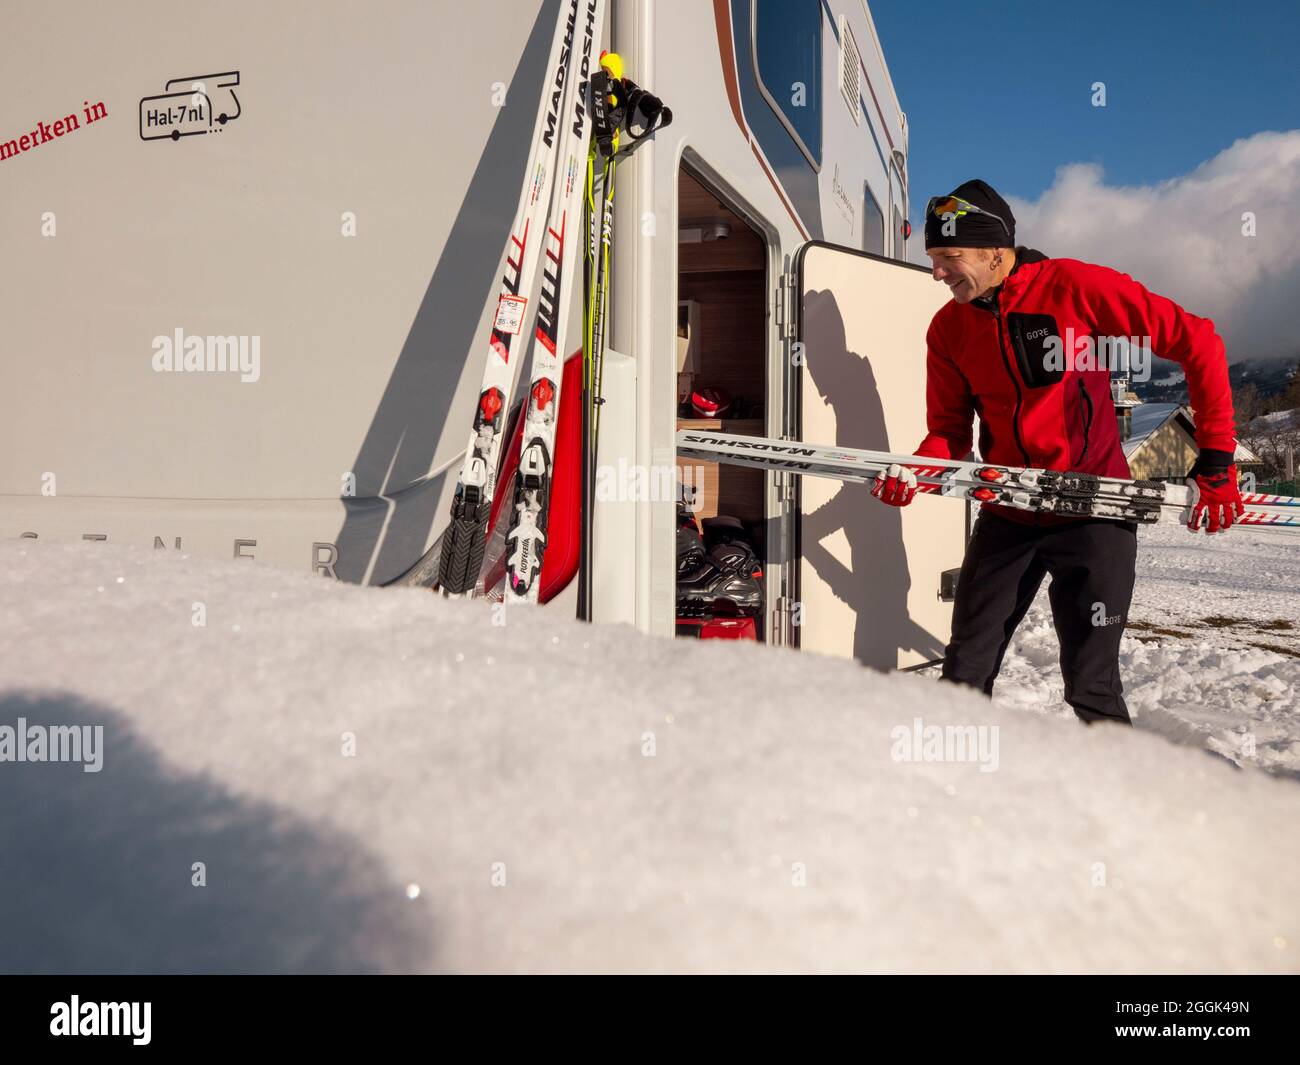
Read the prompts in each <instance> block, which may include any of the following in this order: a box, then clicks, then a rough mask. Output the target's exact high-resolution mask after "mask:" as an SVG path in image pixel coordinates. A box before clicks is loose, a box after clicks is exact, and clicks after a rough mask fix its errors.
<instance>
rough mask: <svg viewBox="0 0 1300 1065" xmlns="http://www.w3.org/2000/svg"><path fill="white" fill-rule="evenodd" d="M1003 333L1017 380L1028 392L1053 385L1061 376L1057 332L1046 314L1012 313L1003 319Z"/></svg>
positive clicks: (1061, 349)
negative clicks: (1022, 381) (1016, 369)
mask: <svg viewBox="0 0 1300 1065" xmlns="http://www.w3.org/2000/svg"><path fill="white" fill-rule="evenodd" d="M1007 332H1008V333H1009V334H1010V336H1011V349H1012V350H1013V351H1014V352H1015V353H1016V362H1017V364H1018V365H1019V366H1020V376H1021V377H1023V378H1024V379H1025V383H1026V384H1027V385H1028V386H1029V387H1030V388H1043V387H1044V386H1046V385H1054V384H1056V383H1057V382H1058V381H1060V380H1061V378H1062V377H1064V376H1065V350H1064V346H1063V345H1062V343H1061V332H1060V330H1059V329H1058V328H1057V326H1056V319H1055V318H1053V317H1052V316H1051V315H1050V314H1021V313H1019V312H1018V311H1012V312H1011V313H1010V314H1008V315H1007Z"/></svg>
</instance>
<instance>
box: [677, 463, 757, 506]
mask: <svg viewBox="0 0 1300 1065" xmlns="http://www.w3.org/2000/svg"><path fill="white" fill-rule="evenodd" d="M677 479H678V482H679V484H684V485H686V486H688V489H687V495H686V498H687V503H688V505H690V501H691V495H690V493H691V491H692V490H693V492H694V502H695V507H696V509H695V516H696V517H697V518H700V519H704V518H714V517H717V516H718V515H719V514H729V515H731V516H732V517H733V518H739V519H740V520H741V521H762V520H763V491H764V483H765V482H764V473H763V471H762V470H756V469H750V468H748V467H745V466H724V465H720V464H719V463H716V462H699V461H697V460H695V459H686V458H681V457H678V459H677Z"/></svg>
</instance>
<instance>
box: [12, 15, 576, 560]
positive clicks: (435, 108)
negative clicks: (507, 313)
mask: <svg viewBox="0 0 1300 1065" xmlns="http://www.w3.org/2000/svg"><path fill="white" fill-rule="evenodd" d="M557 9H558V4H557V2H556V0H547V2H546V3H544V4H543V3H539V2H531V3H529V2H524V3H521V2H520V0H485V2H477V3H475V4H472V5H466V4H463V3H461V2H459V0H440V2H436V3H424V2H421V3H417V2H414V0H411V2H407V3H399V4H392V5H387V6H386V7H385V10H384V13H383V17H381V18H372V17H368V16H365V15H364V14H359V13H358V8H357V7H356V5H355V4H352V3H348V2H344V0H326V2H322V3H316V4H313V5H312V11H311V26H312V32H310V33H305V32H304V30H303V23H302V18H303V15H302V12H301V11H300V10H298V9H297V8H292V7H284V6H282V5H275V4H265V3H261V2H259V0H232V3H229V4H225V5H222V6H220V7H219V8H218V7H210V8H203V7H199V8H195V9H193V10H187V11H186V12H185V16H184V18H183V19H182V20H178V19H177V17H176V11H175V8H174V5H168V4H167V3H164V2H162V0H144V2H142V3H139V4H137V5H135V6H134V7H133V8H132V10H131V14H130V19H129V21H130V34H131V38H132V41H131V47H130V48H128V49H125V50H122V49H116V48H106V47H105V42H107V41H113V40H115V39H117V38H118V37H119V36H120V35H121V33H122V32H123V27H124V25H125V22H124V17H123V15H122V13H121V12H120V11H118V10H117V9H116V8H114V7H113V6H112V5H43V6H41V5H38V6H35V7H32V8H31V9H30V10H28V11H27V12H25V14H24V16H23V18H21V19H16V20H10V22H9V24H8V25H6V27H5V37H6V40H5V54H6V55H7V56H9V57H10V58H11V64H10V72H11V74H12V75H13V76H14V77H15V78H19V79H21V81H22V83H23V86H24V91H23V93H21V94H12V93H11V94H8V95H7V96H6V97H5V98H4V99H3V100H0V129H15V128H22V127H23V126H24V125H26V123H27V121H28V120H29V119H30V117H31V114H30V113H29V112H31V111H32V110H33V108H34V109H35V110H36V111H37V112H40V113H45V112H50V111H52V110H57V111H59V113H63V111H64V110H66V109H67V107H68V106H69V93H73V94H75V95H76V98H75V100H73V101H71V103H74V104H76V105H77V106H78V110H79V109H80V101H81V99H82V98H83V96H84V97H86V98H88V99H89V100H90V101H91V102H92V103H93V102H97V101H99V100H103V101H104V103H105V106H106V110H107V114H106V116H105V117H103V118H101V119H100V120H98V121H96V122H94V123H93V124H90V125H83V127H82V128H81V129H79V130H78V131H77V136H75V137H65V138H61V139H59V140H57V141H54V142H52V143H50V144H48V145H44V146H43V150H42V151H40V152H30V153H26V154H24V155H22V156H20V157H18V158H15V159H11V160H5V161H4V163H3V167H4V180H5V194H4V196H3V197H0V232H2V233H3V235H4V238H5V249H6V254H5V256H4V257H3V259H0V293H3V295H2V296H0V299H2V300H3V303H4V309H3V314H2V317H3V319H4V323H5V350H4V356H3V357H4V363H5V367H4V369H5V380H6V387H5V389H4V390H3V393H2V394H0V424H2V425H3V426H4V429H3V435H4V441H3V447H0V454H2V455H3V457H0V527H2V531H3V535H7V536H13V535H18V534H20V533H23V532H35V533H38V534H39V535H40V536H42V537H46V538H69V537H71V538H78V537H80V536H81V535H83V534H92V535H107V536H108V537H109V538H110V539H112V540H115V541H118V540H123V541H131V542H138V543H142V544H144V545H146V546H147V545H149V544H151V543H152V542H153V540H154V537H155V536H160V537H161V538H162V539H163V541H164V542H165V543H166V544H167V545H168V546H169V547H170V546H171V545H172V544H173V543H174V540H175V538H176V537H181V539H182V543H183V545H184V546H185V547H186V548H189V549H194V550H203V551H211V552H214V553H219V554H221V555H223V556H229V555H231V554H234V553H235V552H236V550H237V548H236V541H256V546H249V545H248V544H245V545H244V546H243V547H242V548H241V549H239V551H240V553H241V554H243V555H246V556H251V557H254V558H258V559H263V560H268V561H272V562H276V563H279V564H283V565H286V566H292V567H297V568H305V567H307V566H309V565H312V564H313V560H314V559H317V558H319V557H321V556H322V554H323V555H324V556H325V557H328V556H329V555H330V554H331V553H332V552H331V551H329V550H326V551H324V552H321V551H319V550H318V549H317V548H315V547H313V545H314V544H325V545H328V546H329V547H331V548H332V549H333V553H336V554H337V558H336V560H335V564H334V566H333V570H332V572H333V573H334V575H336V576H339V577H341V578H345V579H350V580H372V581H379V580H384V579H386V578H387V577H389V576H391V575H393V574H394V573H396V572H398V571H400V570H401V569H403V568H405V567H406V566H408V565H410V563H411V561H412V560H413V559H415V558H417V557H419V555H420V553H421V552H422V551H424V549H425V548H426V547H427V546H428V544H429V543H430V542H432V540H433V538H434V536H435V535H436V533H437V531H438V527H439V526H440V524H441V523H442V522H443V521H444V520H445V514H446V512H447V509H448V506H449V497H448V492H449V490H450V487H451V484H450V482H451V481H453V480H454V474H455V469H456V464H457V462H458V460H459V456H460V454H461V453H462V451H463V448H464V445H465V438H466V435H467V432H468V413H467V412H468V411H469V410H470V409H471V408H472V406H473V401H474V393H475V392H476V390H477V385H478V380H479V372H480V367H481V362H482V354H481V353H482V350H483V349H482V339H483V337H484V336H485V327H486V323H487V321H488V318H487V311H488V308H487V302H488V298H489V292H490V291H491V289H492V287H493V280H494V277H495V276H496V274H497V272H498V269H499V265H500V255H501V251H502V248H503V246H504V243H505V234H506V230H507V229H508V226H509V221H510V216H511V214H512V212H513V206H514V201H515V198H516V197H517V195H518V189H519V185H520V181H521V177H522V169H523V161H524V157H525V155H526V153H527V143H528V133H529V130H530V129H531V127H532V123H533V118H534V115H535V112H536V107H537V102H538V100H539V99H540V86H541V84H542V80H543V75H542V70H541V67H542V65H543V63H544V61H545V53H546V50H547V47H548V44H549V39H550V31H551V28H552V26H553V24H554V18H555V12H556V10H557ZM51 42H57V45H56V46H51ZM197 42H201V43H202V48H201V50H199V51H196V49H195V47H194V46H195V44H196V43H197ZM199 54H201V55H202V56H203V57H205V59H203V60H202V61H201V60H199V59H198V58H197V57H198V55H199ZM236 68H237V69H236ZM232 74H233V75H234V77H233V78H232V77H231V75H232ZM178 79H179V80H178ZM195 81H203V82H205V87H206V88H207V89H208V90H209V95H210V96H211V98H212V99H213V100H214V101H216V103H214V106H213V107H212V108H210V111H216V110H217V109H218V108H220V110H222V111H225V112H228V121H227V122H226V123H224V124H220V123H214V124H212V132H211V133H206V132H205V133H203V134H200V135H194V136H185V137H183V138H181V139H179V140H175V141H173V140H171V139H149V140H145V139H142V138H143V136H144V135H146V134H150V133H151V131H150V130H144V129H143V127H142V118H141V114H142V111H144V110H145V109H147V108H154V107H155V105H154V104H147V105H146V104H142V101H145V100H146V99H149V100H153V99H155V98H158V97H162V96H165V95H166V94H167V93H168V91H169V83H172V84H171V86H170V90H171V91H173V92H174V91H176V90H178V89H179V91H180V93H181V95H180V97H179V98H180V104H179V105H178V106H180V107H181V108H182V109H184V108H185V107H186V104H187V101H188V97H189V95H191V94H192V92H193V90H192V84H193V82H195ZM230 116H234V117H230ZM176 330H182V331H183V334H185V335H192V336H194V337H196V338H198V339H199V341H200V342H203V343H206V342H207V341H206V339H205V338H208V339H210V338H226V337H231V338H239V339H241V340H242V341H244V342H245V344H246V347H247V346H251V344H250V343H249V342H251V343H255V344H256V345H257V346H258V348H259V353H260V360H259V366H258V371H259V372H258V375H257V377H256V379H255V380H254V379H252V378H251V376H250V375H248V374H238V373H215V372H203V373H199V372H174V371H168V372H160V371H159V370H158V369H157V367H156V359H155V355H156V353H155V350H154V338H156V337H162V338H164V339H166V338H170V337H172V336H173V335H174V334H175V331H176ZM182 365H183V364H182ZM241 378H242V379H241ZM51 489H53V490H54V491H55V492H56V494H53V495H50V494H47V493H48V492H49V491H50V490H51Z"/></svg>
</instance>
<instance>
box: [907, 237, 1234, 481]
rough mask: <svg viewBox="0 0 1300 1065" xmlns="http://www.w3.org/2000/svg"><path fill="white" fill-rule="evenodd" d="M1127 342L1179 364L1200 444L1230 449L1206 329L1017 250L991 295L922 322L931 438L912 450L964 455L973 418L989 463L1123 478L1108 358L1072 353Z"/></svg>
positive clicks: (1062, 264) (1076, 270)
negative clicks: (1141, 343)
mask: <svg viewBox="0 0 1300 1065" xmlns="http://www.w3.org/2000/svg"><path fill="white" fill-rule="evenodd" d="M1134 336H1136V337H1150V340H1151V349H1152V351H1153V352H1154V354H1156V355H1157V356H1159V357H1161V358H1165V359H1171V360H1173V361H1174V362H1177V363H1180V364H1181V365H1182V367H1183V370H1184V373H1185V375H1186V378H1187V386H1188V392H1189V394H1190V397H1191V404H1192V407H1193V410H1194V412H1195V416H1196V437H1197V443H1198V444H1199V445H1200V447H1202V448H1218V449H1221V450H1227V451H1231V450H1232V449H1233V448H1234V447H1235V444H1236V442H1235V438H1234V432H1233V415H1232V395H1231V391H1230V389H1229V386H1228V365H1227V358H1226V356H1225V354H1224V348H1223V341H1222V340H1221V339H1220V338H1219V336H1218V334H1217V333H1215V331H1214V324H1213V323H1212V322H1211V321H1209V320H1208V319H1206V318H1198V317H1197V316H1196V315H1194V314H1189V313H1188V312H1187V311H1185V310H1183V309H1182V308H1181V307H1179V306H1178V305H1177V304H1176V303H1174V302H1173V301H1172V300H1169V299H1166V298H1165V297H1164V296H1159V295H1157V294H1155V293H1153V292H1150V291H1148V290H1147V289H1146V288H1144V287H1143V286H1142V285H1140V284H1139V283H1138V282H1136V281H1134V280H1133V279H1132V278H1131V277H1129V276H1128V275H1127V274H1122V273H1120V272H1119V271H1117V270H1112V269H1110V268H1109V267H1105V266H1096V265H1093V264H1092V263H1084V262H1080V261H1078V260H1077V259H1049V258H1047V256H1045V255H1043V254H1042V252H1039V251H1035V250H1033V249H1031V248H1023V247H1022V248H1017V249H1016V265H1015V267H1014V268H1013V269H1012V271H1011V273H1010V274H1009V275H1008V276H1007V278H1006V279H1005V280H1004V281H1003V283H1002V284H1001V285H1000V286H999V287H998V289H996V290H995V291H994V292H993V293H992V296H991V298H990V299H986V300H974V301H972V302H970V303H967V304H959V303H957V302H955V301H949V302H948V303H947V304H945V305H944V306H943V307H942V308H940V310H939V311H938V313H936V314H935V316H934V318H933V320H932V321H931V322H930V328H929V331H928V332H927V334H926V345H927V349H928V350H927V354H926V371H927V380H926V421H927V427H928V430H929V432H928V433H927V435H926V437H925V439H924V440H923V441H922V442H921V446H920V447H918V448H917V449H916V452H915V453H916V454H917V455H923V456H930V457H934V458H945V459H949V458H950V459H960V458H964V457H965V456H966V455H967V454H968V453H969V452H970V450H971V445H972V442H973V441H972V433H973V421H974V418H975V416H976V415H978V416H979V419H980V453H981V455H982V456H983V457H984V459H985V460H987V461H988V462H993V463H998V464H1001V465H1007V466H1035V467H1042V468H1045V469H1054V470H1079V471H1081V472H1085V473H1096V474H1103V475H1106V476H1112V477H1127V476H1128V475H1129V470H1128V463H1127V462H1126V461H1125V459H1124V452H1123V450H1122V448H1121V447H1120V437H1119V424H1118V420H1117V419H1116V416H1115V409H1114V405H1113V403H1112V400H1111V393H1110V370H1109V368H1108V366H1109V360H1107V359H1095V358H1093V359H1079V360H1075V359H1074V357H1073V356H1074V355H1075V351H1074V350H1070V349H1071V348H1073V347H1075V346H1076V345H1080V344H1081V345H1082V346H1083V347H1085V348H1089V349H1091V350H1094V351H1095V350H1096V349H1097V347H1098V346H1102V347H1104V346H1105V344H1106V341H1107V340H1108V338H1111V337H1134ZM1099 340H1100V341H1101V344H1100V345H1099V344H1098V341H1099ZM1062 355H1064V358H1062Z"/></svg>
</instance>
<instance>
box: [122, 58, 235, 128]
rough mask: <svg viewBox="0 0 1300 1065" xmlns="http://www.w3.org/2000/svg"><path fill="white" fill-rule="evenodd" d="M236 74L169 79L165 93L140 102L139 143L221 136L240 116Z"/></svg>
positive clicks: (230, 72)
mask: <svg viewBox="0 0 1300 1065" xmlns="http://www.w3.org/2000/svg"><path fill="white" fill-rule="evenodd" d="M238 84H239V71H237V70H231V71H227V72H226V73H224V74H199V75H195V76H191V77H185V78H172V80H171V81H169V82H167V84H166V86H165V88H166V90H167V91H166V92H164V93H161V94H160V95H158V96H146V97H144V98H143V99H142V100H141V101H140V139H141V140H142V141H157V140H174V141H178V140H180V139H181V138H182V137H195V136H198V135H199V134H202V133H220V132H221V131H222V130H223V129H225V127H226V123H228V122H233V121H234V120H235V119H237V118H238V117H239V116H240V114H241V113H242V112H243V108H242V106H241V105H240V103H239V97H238V96H236V95H235V86H237V85H238Z"/></svg>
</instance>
